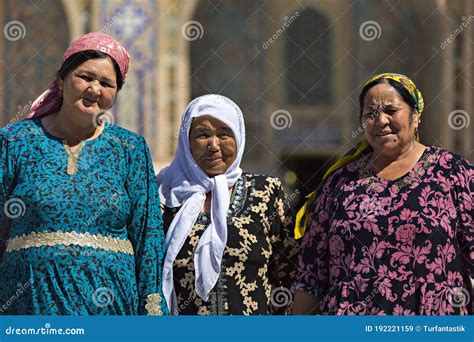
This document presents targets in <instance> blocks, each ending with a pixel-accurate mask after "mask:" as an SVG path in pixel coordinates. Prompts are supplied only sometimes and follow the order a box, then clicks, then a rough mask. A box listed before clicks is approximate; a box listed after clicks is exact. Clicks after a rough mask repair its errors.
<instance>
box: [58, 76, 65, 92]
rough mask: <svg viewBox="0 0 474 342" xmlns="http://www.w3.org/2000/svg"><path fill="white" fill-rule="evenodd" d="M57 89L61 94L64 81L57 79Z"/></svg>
mask: <svg viewBox="0 0 474 342" xmlns="http://www.w3.org/2000/svg"><path fill="white" fill-rule="evenodd" d="M58 88H59V91H61V92H62V91H63V88H64V80H63V79H62V78H61V77H59V79H58Z"/></svg>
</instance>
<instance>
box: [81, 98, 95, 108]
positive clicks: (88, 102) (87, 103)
mask: <svg viewBox="0 0 474 342" xmlns="http://www.w3.org/2000/svg"><path fill="white" fill-rule="evenodd" d="M95 103H97V101H94V100H91V99H87V98H83V99H82V104H83V105H84V106H85V107H92V106H93V105H94V104H95Z"/></svg>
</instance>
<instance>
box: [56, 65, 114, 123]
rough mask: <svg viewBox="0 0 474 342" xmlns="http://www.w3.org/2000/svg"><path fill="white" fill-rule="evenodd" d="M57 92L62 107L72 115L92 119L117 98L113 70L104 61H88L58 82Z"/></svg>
mask: <svg viewBox="0 0 474 342" xmlns="http://www.w3.org/2000/svg"><path fill="white" fill-rule="evenodd" d="M59 88H60V89H61V90H62V92H63V107H64V106H66V107H65V108H64V109H65V110H66V111H68V112H70V113H72V114H74V113H79V114H90V115H94V114H96V113H98V112H99V111H101V110H108V109H110V108H111V107H112V105H113V103H114V101H115V96H116V94H117V80H116V74H115V69H114V66H113V64H112V62H111V61H110V60H109V59H108V58H98V59H89V60H87V61H85V62H84V63H82V64H80V65H79V66H78V67H77V68H75V69H73V70H72V71H71V72H69V73H68V74H67V75H66V77H64V79H62V80H60V81H59ZM88 120H89V119H88Z"/></svg>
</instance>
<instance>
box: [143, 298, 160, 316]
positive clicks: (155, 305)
mask: <svg viewBox="0 0 474 342" xmlns="http://www.w3.org/2000/svg"><path fill="white" fill-rule="evenodd" d="M145 309H146V311H147V315H148V316H162V315H163V311H161V296H160V295H159V294H158V293H152V294H149V295H148V296H147V297H146V304H145Z"/></svg>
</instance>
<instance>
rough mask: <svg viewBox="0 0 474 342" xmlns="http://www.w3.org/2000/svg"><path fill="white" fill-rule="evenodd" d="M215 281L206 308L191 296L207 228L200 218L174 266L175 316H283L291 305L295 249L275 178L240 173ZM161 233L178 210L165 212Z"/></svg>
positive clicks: (202, 216)
mask: <svg viewBox="0 0 474 342" xmlns="http://www.w3.org/2000/svg"><path fill="white" fill-rule="evenodd" d="M230 201H231V202H230V208H229V213H228V215H227V226H228V239H227V245H226V248H225V250H224V256H223V259H222V264H221V273H220V276H219V279H218V281H217V283H216V285H215V286H214V288H213V289H212V291H211V293H210V295H209V300H208V301H207V302H205V301H204V300H202V299H201V298H200V297H198V296H197V295H196V292H195V290H194V279H195V276H194V251H195V249H196V247H197V245H198V242H199V238H200V236H201V235H202V233H203V232H204V230H205V228H206V227H207V226H208V224H209V223H210V215H208V214H204V213H201V214H200V215H199V217H198V219H197V221H196V224H195V225H194V227H193V228H192V229H191V232H190V234H189V236H188V238H187V240H186V241H185V243H184V245H183V248H182V249H181V251H180V252H179V253H178V255H177V257H176V260H175V262H174V265H173V267H174V268H173V271H174V285H175V290H176V295H177V299H178V310H179V314H180V315H266V314H271V313H284V312H285V309H286V307H287V306H288V304H290V301H291V293H290V291H289V287H290V285H291V283H292V280H293V278H294V275H295V265H296V255H297V253H298V248H297V243H296V242H295V241H294V239H293V238H292V232H291V231H292V228H293V223H294V219H293V216H292V214H291V212H290V209H289V205H288V204H289V203H288V201H287V199H286V197H285V194H284V192H283V189H282V187H281V183H280V181H279V180H278V179H277V178H273V177H267V176H260V175H251V174H248V173H244V174H243V175H242V176H241V177H240V178H239V180H238V181H237V182H236V184H235V185H234V189H233V192H232V196H231V200H230ZM163 209H164V216H163V220H164V225H165V230H167V229H168V227H169V226H170V224H171V221H172V220H173V217H174V215H175V214H176V212H177V211H178V210H179V208H168V207H164V208H163Z"/></svg>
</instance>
